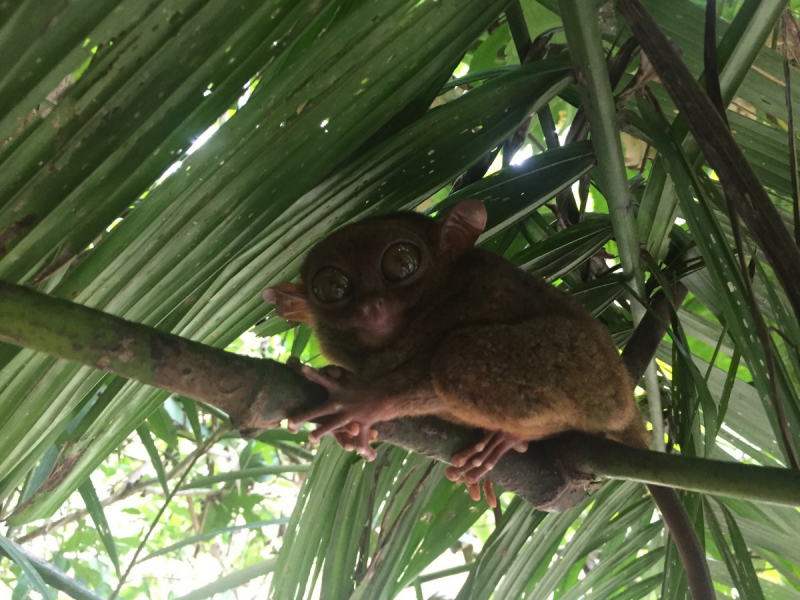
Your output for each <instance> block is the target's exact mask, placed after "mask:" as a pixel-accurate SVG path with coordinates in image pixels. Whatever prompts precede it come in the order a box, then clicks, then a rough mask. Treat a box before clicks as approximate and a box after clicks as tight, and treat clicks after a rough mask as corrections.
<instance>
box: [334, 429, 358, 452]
mask: <svg viewBox="0 0 800 600" xmlns="http://www.w3.org/2000/svg"><path fill="white" fill-rule="evenodd" d="M333 437H335V438H336V441H337V442H339V445H340V446H341V447H342V448H344V450H345V452H352V451H353V450H355V449H356V447H355V445H354V444H353V436H352V435H350V434H349V433H347V431H336V432H334V434H333Z"/></svg>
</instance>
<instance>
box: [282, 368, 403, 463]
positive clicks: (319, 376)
mask: <svg viewBox="0 0 800 600" xmlns="http://www.w3.org/2000/svg"><path fill="white" fill-rule="evenodd" d="M287 364H289V363H287ZM290 366H291V367H292V368H293V369H295V370H296V371H297V372H298V373H300V374H302V375H303V376H304V377H306V378H307V379H309V380H311V381H313V382H315V383H318V384H319V385H321V386H322V387H324V388H325V389H326V390H327V391H328V399H327V400H326V401H325V402H324V403H323V404H322V405H321V406H318V407H317V408H314V409H312V410H309V411H306V412H304V413H302V414H299V415H296V416H294V417H292V418H291V419H289V425H288V429H289V431H295V432H296V431H297V430H298V427H299V426H300V425H301V424H302V423H306V422H308V421H312V420H314V419H318V418H320V417H330V420H328V421H327V422H326V423H323V424H322V425H319V426H318V427H317V428H316V429H315V430H314V431H313V432H312V433H311V434H309V436H308V438H309V440H310V441H312V442H317V441H319V439H320V438H321V437H322V436H323V435H325V434H328V433H330V434H332V435H334V436H335V437H336V440H337V441H338V442H339V444H341V446H342V447H343V448H344V449H345V450H357V451H358V453H359V454H360V455H361V456H363V457H364V459H365V460H367V461H372V460H374V459H375V457H376V456H377V454H376V452H375V450H374V449H373V448H372V447H371V446H370V445H369V443H370V442H371V441H372V440H374V439H375V438H376V437H377V436H378V432H377V431H376V430H374V429H372V425H373V424H374V423H376V422H378V421H386V420H389V419H393V418H395V417H396V416H398V414H397V410H396V405H395V402H394V400H393V399H392V398H389V397H387V396H385V395H384V394H383V393H382V392H381V391H380V389H379V388H378V387H377V386H376V385H374V384H370V383H367V382H365V381H362V380H360V379H358V378H357V377H356V376H355V375H353V374H352V373H350V372H349V371H346V370H345V369H342V368H341V367H336V366H332V365H331V366H328V367H324V368H322V369H320V370H317V369H314V368H313V367H310V366H308V365H301V364H300V362H299V361H293V362H292V363H291V364H290Z"/></svg>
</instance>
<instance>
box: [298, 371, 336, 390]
mask: <svg viewBox="0 0 800 600" xmlns="http://www.w3.org/2000/svg"><path fill="white" fill-rule="evenodd" d="M300 373H301V374H302V375H303V377H305V378H306V379H308V380H309V381H313V382H314V383H318V384H320V385H321V386H322V387H324V388H325V389H326V390H328V393H329V394H330V393H332V392H337V391H339V390H341V389H342V384H341V383H340V382H339V379H338V378H334V377H330V376H328V375H326V374H325V373H321V372H319V371H317V370H316V369H315V368H314V367H310V366H308V365H302V366H301V367H300Z"/></svg>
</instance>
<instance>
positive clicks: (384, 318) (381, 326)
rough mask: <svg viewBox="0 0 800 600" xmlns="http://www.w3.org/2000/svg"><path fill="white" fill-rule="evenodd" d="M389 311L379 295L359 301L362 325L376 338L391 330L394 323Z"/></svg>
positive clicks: (385, 334) (388, 333)
mask: <svg viewBox="0 0 800 600" xmlns="http://www.w3.org/2000/svg"><path fill="white" fill-rule="evenodd" d="M390 313H391V311H390V310H389V306H388V304H387V302H386V300H385V299H384V298H382V297H380V296H370V297H367V298H365V299H364V300H363V301H362V302H361V316H362V318H363V319H364V326H365V328H366V329H367V330H369V332H370V333H371V334H372V335H373V336H376V337H377V338H384V337H385V336H387V335H391V333H392V332H393V330H394V327H393V325H394V324H393V322H392V321H393V319H392V315H391V314H390Z"/></svg>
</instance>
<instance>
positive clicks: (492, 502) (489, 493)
mask: <svg viewBox="0 0 800 600" xmlns="http://www.w3.org/2000/svg"><path fill="white" fill-rule="evenodd" d="M473 485H478V484H477V483H475V484H473ZM483 493H484V495H485V496H486V504H488V505H489V506H491V507H492V508H497V496H495V495H494V488H493V487H492V482H491V481H489V480H488V479H487V480H485V481H484V482H483Z"/></svg>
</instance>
